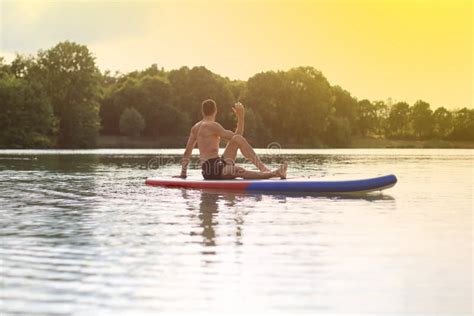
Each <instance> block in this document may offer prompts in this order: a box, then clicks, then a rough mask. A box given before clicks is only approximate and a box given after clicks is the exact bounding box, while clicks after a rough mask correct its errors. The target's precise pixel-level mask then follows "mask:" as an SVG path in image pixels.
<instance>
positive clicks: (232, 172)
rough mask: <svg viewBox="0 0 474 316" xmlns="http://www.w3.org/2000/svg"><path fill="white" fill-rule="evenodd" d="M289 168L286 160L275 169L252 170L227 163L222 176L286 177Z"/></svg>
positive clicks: (250, 177)
mask: <svg viewBox="0 0 474 316" xmlns="http://www.w3.org/2000/svg"><path fill="white" fill-rule="evenodd" d="M287 169H288V164H287V163H286V162H285V163H284V164H282V165H281V166H280V168H278V169H275V170H273V171H250V170H245V169H244V168H242V167H239V166H236V165H226V166H225V167H224V169H222V177H223V178H224V179H235V178H243V179H270V178H275V177H279V178H281V179H286V170H287Z"/></svg>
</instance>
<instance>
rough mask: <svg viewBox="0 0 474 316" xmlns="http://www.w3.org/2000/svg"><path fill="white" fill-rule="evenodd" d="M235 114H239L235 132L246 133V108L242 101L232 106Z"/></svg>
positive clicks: (238, 133)
mask: <svg viewBox="0 0 474 316" xmlns="http://www.w3.org/2000/svg"><path fill="white" fill-rule="evenodd" d="M232 110H233V111H234V113H235V115H236V116H237V128H236V129H235V133H236V134H237V135H244V121H245V109H244V106H243V105H242V103H240V102H237V103H236V104H235V106H234V107H232Z"/></svg>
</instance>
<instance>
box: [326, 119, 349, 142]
mask: <svg viewBox="0 0 474 316" xmlns="http://www.w3.org/2000/svg"><path fill="white" fill-rule="evenodd" d="M324 140H325V143H326V144H327V145H329V146H331V147H347V146H348V145H349V144H350V143H351V125H350V123H349V119H348V118H347V117H337V116H330V117H329V120H328V127H327V130H326V133H325V135H324Z"/></svg>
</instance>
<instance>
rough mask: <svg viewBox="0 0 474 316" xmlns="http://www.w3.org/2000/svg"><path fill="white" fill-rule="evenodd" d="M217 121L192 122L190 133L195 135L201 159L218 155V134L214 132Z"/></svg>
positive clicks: (219, 139)
mask: <svg viewBox="0 0 474 316" xmlns="http://www.w3.org/2000/svg"><path fill="white" fill-rule="evenodd" d="M217 124H218V123H216V122H212V121H207V120H201V121H199V122H197V123H196V124H194V126H193V127H192V128H191V133H192V134H194V135H195V137H196V141H197V146H198V148H199V156H200V159H201V160H202V161H205V160H208V159H211V158H216V157H219V143H220V141H221V138H220V136H219V135H218V134H217V133H216V130H217V129H218V126H216V125H217Z"/></svg>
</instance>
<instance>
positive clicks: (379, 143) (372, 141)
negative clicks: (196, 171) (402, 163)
mask: <svg viewBox="0 0 474 316" xmlns="http://www.w3.org/2000/svg"><path fill="white" fill-rule="evenodd" d="M185 144H186V138H183V137H173V138H171V137H160V138H156V139H151V138H144V137H140V138H130V137H126V136H105V135H101V136H99V137H98V139H97V148H183V147H184V146H185ZM283 147H291V148H303V147H302V146H283ZM345 148H468V149H474V142H472V141H447V140H438V139H431V140H394V139H386V138H376V137H357V138H354V139H353V140H352V142H351V144H350V145H348V146H347V147H345Z"/></svg>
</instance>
